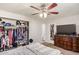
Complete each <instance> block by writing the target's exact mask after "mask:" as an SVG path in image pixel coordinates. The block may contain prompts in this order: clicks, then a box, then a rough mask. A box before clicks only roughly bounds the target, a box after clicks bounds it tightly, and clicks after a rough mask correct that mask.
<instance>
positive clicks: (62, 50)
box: [42, 42, 79, 55]
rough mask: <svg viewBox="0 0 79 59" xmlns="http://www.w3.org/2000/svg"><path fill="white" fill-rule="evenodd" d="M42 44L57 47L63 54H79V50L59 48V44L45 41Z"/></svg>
mask: <svg viewBox="0 0 79 59" xmlns="http://www.w3.org/2000/svg"><path fill="white" fill-rule="evenodd" d="M42 44H43V45H45V46H48V47H50V48H55V49H58V50H60V51H61V53H62V54H63V55H79V52H73V51H69V50H65V49H62V48H59V47H57V46H54V45H53V44H52V43H47V42H44V43H42Z"/></svg>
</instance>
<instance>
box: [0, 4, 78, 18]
mask: <svg viewBox="0 0 79 59" xmlns="http://www.w3.org/2000/svg"><path fill="white" fill-rule="evenodd" d="M31 5H33V6H36V7H40V5H41V3H34V4H33V3H31V4H30V3H0V9H1V10H6V11H10V12H13V13H18V14H22V15H25V16H28V17H31V18H34V19H41V18H40V17H39V16H38V15H34V16H32V15H31V14H32V13H35V12H38V11H37V10H35V9H33V8H31V7H29V6H31ZM48 5H50V4H48V3H47V6H48ZM50 11H58V12H59V14H58V15H50V16H48V17H47V18H46V19H56V18H60V17H62V16H63V17H66V16H72V15H77V14H79V3H58V6H57V7H55V8H54V9H52V10H50Z"/></svg>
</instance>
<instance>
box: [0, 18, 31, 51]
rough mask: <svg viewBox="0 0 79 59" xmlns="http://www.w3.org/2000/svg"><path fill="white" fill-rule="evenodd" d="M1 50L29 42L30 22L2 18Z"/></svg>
mask: <svg viewBox="0 0 79 59" xmlns="http://www.w3.org/2000/svg"><path fill="white" fill-rule="evenodd" d="M0 19H1V21H0V51H5V50H9V49H11V48H15V47H18V46H21V45H22V46H23V45H27V44H29V22H28V21H23V20H16V19H9V18H0Z"/></svg>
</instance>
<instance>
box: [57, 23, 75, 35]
mask: <svg viewBox="0 0 79 59" xmlns="http://www.w3.org/2000/svg"><path fill="white" fill-rule="evenodd" d="M57 34H66V35H76V24H68V25H57Z"/></svg>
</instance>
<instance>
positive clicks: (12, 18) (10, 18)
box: [0, 17, 28, 22]
mask: <svg viewBox="0 0 79 59" xmlns="http://www.w3.org/2000/svg"><path fill="white" fill-rule="evenodd" d="M0 18H3V19H9V20H13V21H16V20H19V19H13V18H7V17H0ZM19 21H23V22H28V21H24V20H19Z"/></svg>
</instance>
